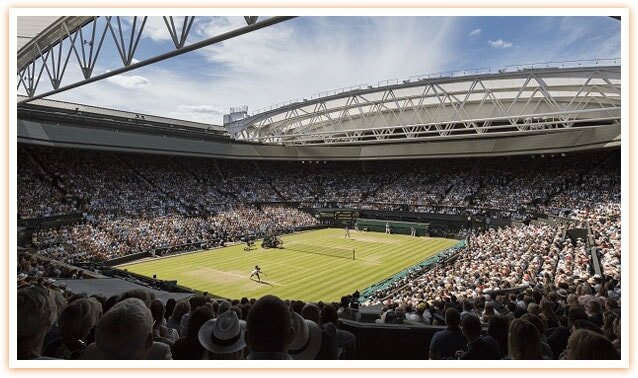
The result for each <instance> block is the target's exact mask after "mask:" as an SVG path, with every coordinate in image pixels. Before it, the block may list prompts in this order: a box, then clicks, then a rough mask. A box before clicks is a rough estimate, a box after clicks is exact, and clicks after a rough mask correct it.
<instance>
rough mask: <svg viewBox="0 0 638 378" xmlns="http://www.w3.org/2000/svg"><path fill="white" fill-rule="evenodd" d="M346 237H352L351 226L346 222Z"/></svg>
mask: <svg viewBox="0 0 638 378" xmlns="http://www.w3.org/2000/svg"><path fill="white" fill-rule="evenodd" d="M344 239H350V226H348V225H347V224H346V234H345V236H344Z"/></svg>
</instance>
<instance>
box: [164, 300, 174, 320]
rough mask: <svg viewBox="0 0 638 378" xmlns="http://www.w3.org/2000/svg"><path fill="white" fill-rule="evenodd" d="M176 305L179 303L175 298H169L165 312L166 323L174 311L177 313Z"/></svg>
mask: <svg viewBox="0 0 638 378" xmlns="http://www.w3.org/2000/svg"><path fill="white" fill-rule="evenodd" d="M176 304H177V301H176V300H175V298H169V299H168V300H167V301H166V309H165V311H164V320H165V321H166V322H168V320H169V319H170V318H171V316H172V315H173V311H175V305H176Z"/></svg>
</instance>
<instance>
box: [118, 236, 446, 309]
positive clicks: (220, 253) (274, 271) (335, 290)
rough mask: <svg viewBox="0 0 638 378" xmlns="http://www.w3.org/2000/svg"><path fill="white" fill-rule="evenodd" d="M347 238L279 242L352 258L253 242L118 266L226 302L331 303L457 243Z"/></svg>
mask: <svg viewBox="0 0 638 378" xmlns="http://www.w3.org/2000/svg"><path fill="white" fill-rule="evenodd" d="M351 236H352V239H350V240H349V239H345V238H344V231H343V230H342V229H323V230H315V231H306V232H300V233H295V234H290V235H285V236H283V237H282V239H283V241H284V247H286V246H288V247H290V248H294V247H295V245H296V244H297V245H299V246H303V247H305V248H307V247H308V246H317V247H318V248H320V247H328V248H331V247H336V248H344V249H355V250H356V259H355V260H352V259H346V258H338V257H331V256H324V255H318V254H311V253H304V252H298V251H293V250H287V249H262V248H261V247H260V245H261V241H257V242H256V243H255V244H256V246H257V249H253V250H252V251H244V245H243V244H241V245H234V246H229V247H224V248H218V249H214V250H209V251H202V252H196V253H189V254H184V255H179V256H172V257H165V258H156V259H152V260H147V261H144V262H140V263H133V264H125V265H121V266H119V268H120V269H127V270H128V271H130V272H134V273H137V274H141V275H145V276H149V277H152V276H153V275H154V274H156V275H157V278H158V279H161V280H177V283H178V284H179V285H182V286H186V287H189V288H193V289H197V290H200V291H208V292H209V293H210V294H211V295H217V296H221V297H227V298H241V297H244V296H246V297H249V298H251V297H255V298H258V297H260V296H262V295H265V294H274V295H277V296H279V297H281V298H290V299H300V300H306V301H318V300H323V301H337V300H339V298H341V296H342V295H346V294H350V293H352V292H354V291H355V290H362V289H364V288H366V287H368V286H370V285H371V284H373V283H376V282H378V281H381V280H383V279H385V278H387V277H390V276H391V275H393V274H395V273H397V272H399V271H401V270H402V269H404V268H406V267H409V266H411V265H414V264H416V263H418V262H421V261H423V260H425V259H427V258H428V257H430V256H432V255H434V254H436V253H437V252H439V251H441V250H444V249H446V248H449V247H451V246H453V245H454V244H456V243H457V241H456V240H451V239H442V238H426V237H418V238H415V237H410V236H408V235H385V234H383V233H377V232H363V231H360V232H355V231H351ZM346 254H347V253H346ZM255 265H259V266H260V267H261V268H262V271H263V272H264V273H265V275H263V276H262V282H261V283H259V282H256V281H253V280H250V279H249V276H250V272H251V270H252V269H253V267H254V266H255Z"/></svg>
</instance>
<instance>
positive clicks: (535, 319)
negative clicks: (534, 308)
mask: <svg viewBox="0 0 638 378" xmlns="http://www.w3.org/2000/svg"><path fill="white" fill-rule="evenodd" d="M521 319H523V320H527V321H528V322H530V323H532V324H533V325H534V326H535V327H536V329H537V330H538V334H539V335H541V348H542V350H543V356H544V357H546V358H547V359H549V360H551V359H553V358H554V354H553V353H552V348H551V347H550V346H549V344H547V343H546V342H545V328H546V327H545V322H544V321H543V319H541V317H540V316H536V315H534V314H525V315H523V316H521Z"/></svg>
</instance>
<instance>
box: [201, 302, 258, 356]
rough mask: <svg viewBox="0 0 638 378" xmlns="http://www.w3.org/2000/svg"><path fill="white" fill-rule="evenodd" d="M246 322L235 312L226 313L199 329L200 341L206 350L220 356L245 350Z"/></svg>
mask: <svg viewBox="0 0 638 378" xmlns="http://www.w3.org/2000/svg"><path fill="white" fill-rule="evenodd" d="M245 330H246V322H245V321H243V320H240V319H239V318H238V317H237V313H236V312H235V311H226V312H224V313H222V314H220V315H219V316H218V317H217V318H216V319H210V320H209V321H207V322H206V323H204V324H203V325H202V327H201V328H200V329H199V333H198V339H199V342H200V343H201V344H202V346H203V347H204V348H206V349H207V350H209V351H211V352H213V353H219V354H228V353H234V352H237V351H240V350H242V349H244V347H245V346H246V342H245V341H244V332H245Z"/></svg>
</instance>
